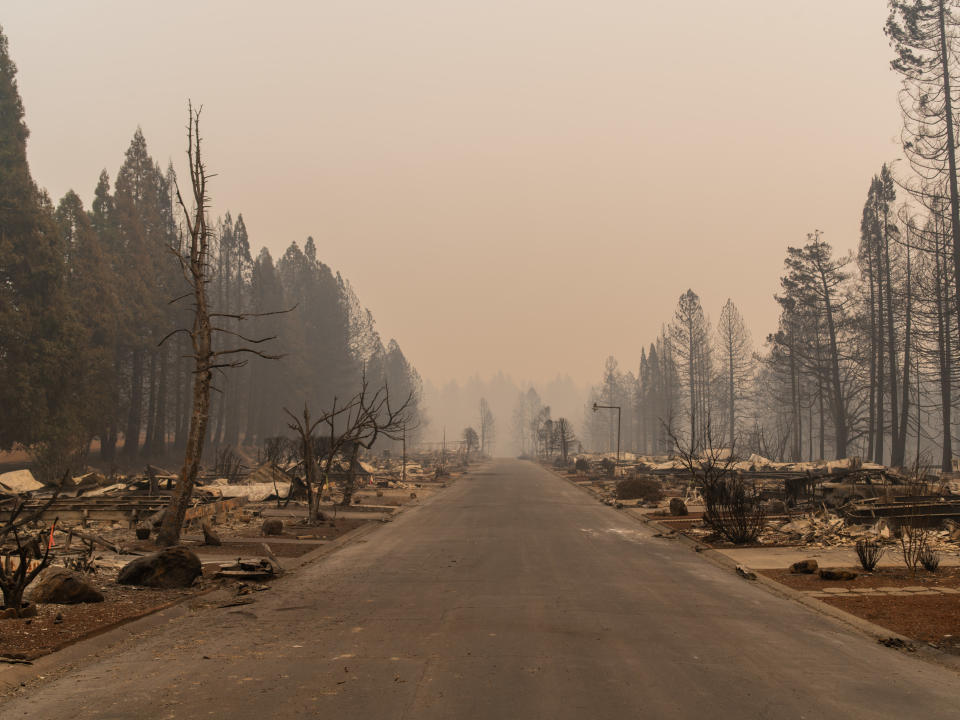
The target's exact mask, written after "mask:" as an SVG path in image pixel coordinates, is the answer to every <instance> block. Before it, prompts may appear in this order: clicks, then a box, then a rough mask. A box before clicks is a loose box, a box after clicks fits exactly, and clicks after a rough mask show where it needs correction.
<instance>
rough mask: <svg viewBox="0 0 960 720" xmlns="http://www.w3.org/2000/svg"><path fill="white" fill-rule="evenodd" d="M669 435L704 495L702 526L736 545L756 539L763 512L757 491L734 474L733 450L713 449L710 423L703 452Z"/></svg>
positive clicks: (705, 435)
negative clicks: (706, 526) (704, 524)
mask: <svg viewBox="0 0 960 720" xmlns="http://www.w3.org/2000/svg"><path fill="white" fill-rule="evenodd" d="M668 432H670V437H671V438H672V440H673V443H674V447H675V450H676V454H677V456H678V457H679V459H680V462H681V463H682V464H683V466H684V467H685V468H686V469H687V472H688V473H690V477H691V478H692V480H693V482H694V485H695V486H696V487H697V489H699V490H700V494H701V495H702V496H703V504H704V508H705V509H704V513H703V521H704V523H706V524H707V525H708V526H709V527H710V528H711V529H712V530H713V531H714V532H715V533H717V534H718V535H720V536H721V537H723V538H724V539H726V540H729V541H730V542H732V543H734V544H735V545H743V544H746V543H751V542H753V541H754V540H756V539H757V536H758V535H759V534H760V533H761V532H762V531H763V528H764V525H765V524H766V513H765V511H764V507H763V504H762V503H761V500H760V492H759V490H758V488H757V487H756V486H754V485H752V484H748V483H745V482H744V481H743V479H742V478H741V477H739V475H738V473H737V472H736V461H737V455H736V451H735V448H733V447H730V448H717V447H714V443H713V442H712V440H713V438H712V433H711V429H710V424H709V423H708V424H707V426H706V428H705V429H704V437H703V441H704V444H705V449H704V450H703V451H699V450H698V449H697V448H695V447H694V446H693V445H691V444H689V443H685V442H683V441H682V440H681V439H680V438H679V437H678V436H677V435H676V434H675V433H673V431H668Z"/></svg>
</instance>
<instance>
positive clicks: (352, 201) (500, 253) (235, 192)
mask: <svg viewBox="0 0 960 720" xmlns="http://www.w3.org/2000/svg"><path fill="white" fill-rule="evenodd" d="M261 7H262V6H260V5H259V4H257V5H254V4H252V3H206V4H204V5H203V6H193V5H191V4H188V3H184V2H171V3H166V4H164V6H163V7H162V8H160V7H159V6H150V7H142V6H139V5H131V4H127V3H121V2H91V3H83V4H82V5H81V4H74V3H66V2H50V3H43V4H38V3H26V2H13V3H10V4H9V6H8V7H7V10H6V13H5V17H4V18H3V20H2V23H3V27H4V31H5V33H6V34H7V36H8V38H9V42H10V51H11V56H12V57H13V58H14V60H15V62H16V63H17V66H18V70H19V72H18V83H19V89H20V92H21V94H22V97H23V101H24V105H25V109H26V122H27V124H28V126H29V128H30V130H31V137H30V140H29V145H28V153H29V159H30V163H31V169H32V172H33V175H34V177H35V178H36V180H37V182H38V183H39V184H40V185H41V186H43V187H45V188H47V189H48V191H49V192H50V194H51V196H52V197H53V199H54V201H56V200H57V199H58V198H59V197H61V196H62V195H63V194H64V193H65V192H66V191H67V190H68V189H71V188H73V189H75V190H76V191H77V192H78V193H79V194H80V195H81V197H83V198H84V200H85V202H87V203H89V201H90V199H91V197H92V192H93V188H94V186H95V183H96V180H97V176H98V174H99V172H100V170H101V169H102V168H103V167H104V165H105V164H106V169H107V171H108V172H109V173H110V175H111V179H113V178H114V176H115V173H116V170H117V168H118V167H119V165H120V163H121V161H122V158H123V153H124V151H125V149H126V147H127V145H128V143H129V141H130V138H131V136H132V135H133V132H134V130H135V129H136V128H137V127H138V126H140V127H142V128H143V131H144V134H145V135H146V138H147V142H148V144H149V149H150V151H151V153H152V155H153V156H154V157H155V158H156V159H157V161H158V162H160V163H161V164H162V165H165V164H166V163H167V161H168V159H169V160H172V161H173V163H174V165H175V167H176V168H177V169H178V171H179V172H181V173H182V172H183V168H184V162H183V151H184V147H185V139H184V124H185V122H186V103H187V99H188V98H191V99H192V100H193V101H194V102H195V103H202V104H203V106H204V115H203V123H204V132H205V140H206V153H207V157H208V160H209V163H210V169H211V170H212V171H213V172H216V173H217V174H218V176H217V177H216V178H215V179H214V180H213V181H212V196H213V211H214V214H216V215H220V214H223V213H225V212H227V211H228V210H229V211H231V212H232V213H233V214H234V215H236V214H237V213H238V212H241V213H243V215H244V219H245V220H246V223H247V227H248V228H249V231H250V237H251V242H252V243H253V244H254V245H255V246H256V247H260V246H261V245H265V246H266V247H268V248H269V249H270V250H271V252H272V253H273V254H274V256H277V255H279V254H280V253H281V252H282V250H283V248H284V247H286V246H287V245H288V244H289V243H290V242H291V241H297V242H298V243H301V244H302V243H303V241H304V240H305V239H306V237H307V236H308V235H312V236H313V237H314V238H315V239H316V241H317V245H318V251H319V255H320V257H321V259H323V260H324V262H326V263H327V264H329V265H330V266H331V267H333V268H334V269H335V270H339V271H341V272H342V273H343V274H344V276H345V277H347V278H349V280H350V281H351V283H352V284H353V286H354V287H355V288H356V289H357V292H358V294H359V296H360V297H361V298H362V300H363V302H364V304H365V305H367V306H368V307H369V308H370V310H371V311H372V312H373V315H374V317H375V318H376V320H377V324H378V327H379V329H380V332H381V334H382V335H383V336H384V337H385V338H389V337H394V338H396V339H397V340H398V342H399V343H400V345H401V346H402V347H403V348H404V351H405V353H406V355H407V357H408V358H410V360H411V361H412V362H413V364H414V365H415V366H416V367H417V368H418V370H419V371H420V373H421V375H422V376H423V377H424V379H425V380H429V381H430V382H431V383H432V384H433V385H434V386H436V387H442V386H443V385H444V384H445V383H447V382H449V381H450V380H453V379H455V380H457V381H458V382H460V383H464V382H465V381H467V380H468V379H469V378H471V377H473V376H474V375H476V374H479V376H481V377H484V378H488V377H491V376H492V375H494V374H495V373H496V372H497V371H499V370H502V371H503V372H504V373H506V374H508V375H510V376H511V377H512V378H514V379H515V380H516V381H517V382H520V379H521V378H529V379H531V380H532V381H533V382H548V381H550V380H551V379H552V378H554V377H555V376H557V375H563V374H569V375H570V377H571V378H572V379H573V380H574V382H575V383H576V384H577V385H579V386H583V385H586V384H590V383H595V382H597V381H598V379H599V376H600V373H601V371H602V367H603V361H604V359H605V358H606V357H607V356H608V355H611V354H612V355H614V356H616V357H617V359H618V360H619V361H620V364H621V367H623V368H624V369H631V370H633V371H634V372H636V367H637V365H638V363H639V357H640V352H641V348H642V347H644V346H645V345H646V344H648V343H649V342H650V341H651V340H652V339H653V338H654V336H655V335H656V333H657V331H658V329H659V327H660V325H661V324H662V323H664V322H667V321H669V319H670V318H671V317H672V314H673V309H674V306H675V303H676V300H677V297H678V296H679V295H680V293H681V292H683V291H684V290H686V288H688V287H691V288H693V289H694V290H695V291H696V292H698V293H699V294H700V296H701V298H702V300H703V305H704V308H705V310H706V311H707V312H708V313H709V315H710V316H711V318H712V319H713V320H714V321H715V320H716V319H717V316H718V314H719V310H720V306H721V305H722V303H723V302H724V301H725V300H726V298H727V297H728V296H730V297H732V298H733V300H734V302H735V303H737V305H738V306H739V307H740V309H741V311H742V312H743V314H744V316H745V318H746V320H747V323H748V325H749V327H750V329H751V330H752V333H753V338H754V342H755V344H756V345H759V344H760V343H761V342H762V340H763V338H764V337H765V335H766V334H767V333H768V332H770V331H772V330H773V329H774V327H775V324H776V318H777V313H778V309H777V307H776V304H775V303H774V301H773V299H772V295H773V293H774V292H776V290H777V281H778V277H779V275H780V272H781V268H782V262H783V257H784V255H785V252H786V247H787V245H788V244H794V245H797V244H801V243H802V242H804V240H805V236H806V233H807V232H810V231H812V230H813V229H814V228H819V229H820V230H822V231H824V233H825V235H824V238H825V239H826V240H827V241H829V242H831V243H833V244H834V246H835V247H836V249H837V250H838V251H839V252H841V253H843V252H846V251H848V250H850V249H851V248H853V247H855V245H856V243H857V241H858V237H859V223H860V209H861V207H862V205H863V201H864V198H865V195H866V192H867V188H868V185H869V182H870V178H871V176H872V175H873V174H874V173H876V172H877V171H878V170H879V168H880V166H881V164H882V163H884V162H887V161H891V160H893V159H894V158H896V157H897V156H898V155H899V153H900V150H899V144H898V142H899V140H898V133H899V128H900V117H899V112H898V107H897V100H896V93H897V89H898V79H897V77H896V76H895V75H894V74H893V73H892V72H891V71H890V70H889V67H888V62H889V60H890V58H891V56H892V51H891V50H890V49H889V47H888V46H887V41H886V38H885V37H884V35H883V32H882V25H883V20H884V18H885V16H886V3H881V2H877V3H873V4H869V3H835V2H812V3H806V4H804V5H803V6H802V7H799V6H793V5H789V4H785V3H769V2H761V1H760V0H753V1H749V2H747V1H744V2H736V3H727V4H724V5H722V6H718V5H716V4H715V3H706V2H699V1H698V2H693V3H687V4H684V5H683V6H676V7H674V6H664V5H658V6H656V7H643V6H640V5H638V4H636V3H628V2H609V3H605V4H603V5H602V6H597V5H591V6H589V7H587V6H580V5H578V4H577V3H572V2H561V3H557V2H553V3H549V4H548V3H545V2H538V1H535V0H520V1H519V2H515V3H511V4H509V6H507V5H502V6H500V5H496V4H489V3H457V4H455V7H454V5H452V4H448V3H442V2H438V1H436V0H417V1H416V2H414V3H413V4H410V3H408V4H405V5H403V6H402V7H401V6H397V5H396V4H392V3H387V2H367V3H357V2H349V3H348V2H327V3H323V5H322V7H319V6H315V5H313V4H310V3H274V4H272V5H270V7H269V9H267V10H263V9H261ZM187 18H189V19H190V20H189V22H186V21H185V20H186V19H187ZM681 25H683V28H684V33H682V34H679V35H678V33H677V29H678V28H679V27H680V26H681ZM183 48H190V49H191V53H193V55H192V56H191V55H189V54H187V53H186V52H184V51H183ZM54 58H55V59H54ZM107 86H110V87H118V88H122V89H123V91H122V92H120V93H110V94H109V95H107V94H106V93H105V92H104V91H103V88H105V87H107ZM694 197H695V198H697V200H696V203H697V204H696V205H692V204H691V203H692V202H693V200H692V198H694ZM678 251H679V252H678ZM678 258H679V259H678Z"/></svg>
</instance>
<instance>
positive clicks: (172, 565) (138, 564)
mask: <svg viewBox="0 0 960 720" xmlns="http://www.w3.org/2000/svg"><path fill="white" fill-rule="evenodd" d="M202 573H203V568H202V567H201V566H200V558H198V557H197V556H196V555H195V554H193V553H192V552H191V551H190V550H188V549H187V548H185V547H183V546H182V545H177V546H176V547H169V548H165V549H163V550H161V551H160V552H157V553H153V554H152V555H146V556H145V557H141V558H137V559H136V560H134V561H132V562H130V563H127V565H125V566H124V567H123V568H122V569H121V570H120V574H119V575H117V582H118V583H120V584H121V585H143V586H146V587H159V588H185V587H190V586H191V585H192V584H193V581H194V580H195V579H196V578H197V577H199V576H200V575H201V574H202Z"/></svg>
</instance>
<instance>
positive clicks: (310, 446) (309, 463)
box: [284, 397, 356, 525]
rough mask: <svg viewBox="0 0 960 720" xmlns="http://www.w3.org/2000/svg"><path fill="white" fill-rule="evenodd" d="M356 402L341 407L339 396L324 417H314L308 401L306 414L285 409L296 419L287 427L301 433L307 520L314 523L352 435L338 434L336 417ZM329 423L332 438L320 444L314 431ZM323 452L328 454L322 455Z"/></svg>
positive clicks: (301, 456) (300, 441)
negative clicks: (335, 464) (335, 462)
mask: <svg viewBox="0 0 960 720" xmlns="http://www.w3.org/2000/svg"><path fill="white" fill-rule="evenodd" d="M355 405H356V398H354V400H352V401H351V402H349V403H347V404H346V405H343V406H342V407H339V408H338V407H337V398H336V397H335V398H334V399H333V408H332V409H331V410H329V411H327V412H323V413H321V415H320V417H318V418H316V419H311V417H310V409H309V408H308V407H307V405H306V403H304V405H303V417H302V418H300V417H297V416H296V415H294V414H293V413H292V412H290V411H289V410H287V409H286V408H284V412H285V413H286V414H287V415H288V416H290V418H291V420H292V422H290V423H288V424H287V426H288V427H289V428H290V429H291V430H293V431H294V432H295V433H296V434H297V440H298V448H299V452H298V454H299V455H300V460H301V462H302V464H303V483H304V486H305V489H306V494H307V521H308V522H309V523H310V524H311V525H312V524H315V523H316V522H317V521H318V520H319V519H320V500H321V497H322V495H323V489H324V487H325V486H326V483H327V479H328V478H329V475H330V466H331V464H332V463H333V459H334V457H335V456H336V454H337V453H339V452H340V451H341V450H342V449H343V447H344V445H345V444H346V443H347V442H348V440H349V435H348V434H346V433H343V434H341V435H339V436H337V435H336V431H335V428H336V419H337V418H338V417H339V416H341V415H343V414H344V413H348V412H350V411H351V409H352V408H354V407H355ZM323 424H326V425H327V426H328V427H329V428H330V437H329V438H325V440H327V442H325V443H324V444H323V446H322V450H321V446H320V444H319V443H318V439H319V438H318V437H317V436H316V435H315V434H314V433H315V431H316V430H317V428H318V427H320V426H321V425H323ZM320 452H323V453H324V455H323V457H322V458H321V456H320ZM321 459H322V460H323V474H322V476H321V477H320V478H319V480H318V477H317V472H318V470H319V469H320V462H321Z"/></svg>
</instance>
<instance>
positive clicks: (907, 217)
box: [585, 0, 960, 471]
mask: <svg viewBox="0 0 960 720" xmlns="http://www.w3.org/2000/svg"><path fill="white" fill-rule="evenodd" d="M889 10H890V12H889V16H888V19H887V22H886V26H885V28H884V29H885V33H886V35H887V37H888V38H889V40H890V44H891V47H892V48H893V51H894V59H893V61H892V63H891V65H892V68H893V69H894V71H896V72H897V73H899V74H900V76H901V78H902V90H901V93H900V96H899V100H900V105H901V110H902V115H903V131H902V146H903V151H904V156H905V158H906V160H907V165H906V166H905V167H904V168H903V171H902V172H900V173H898V174H895V173H894V172H893V169H892V168H891V166H890V165H889V164H884V165H883V166H882V167H880V168H879V170H878V172H877V173H876V174H875V175H874V176H873V177H872V178H871V179H870V180H869V182H867V183H865V187H866V193H865V201H864V205H863V209H862V215H861V223H860V238H859V244H858V246H857V248H856V252H852V253H849V254H845V255H844V254H839V253H837V252H836V251H835V250H834V248H833V247H832V246H831V245H830V243H829V242H827V241H826V240H825V239H824V234H823V233H821V232H820V231H819V230H813V231H812V232H811V233H809V234H808V236H807V238H806V242H804V243H801V244H798V245H797V246H791V247H788V248H787V251H786V256H785V259H784V269H783V273H782V275H781V278H780V291H779V292H778V293H777V294H776V296H775V298H776V302H777V303H778V305H779V308H780V318H779V322H778V326H777V328H776V330H775V331H774V332H772V333H770V334H769V335H768V336H767V337H766V342H765V344H764V345H763V347H762V348H759V349H757V350H756V351H754V350H753V348H752V346H751V342H750V335H749V332H748V331H747V330H746V328H745V326H744V323H743V320H742V317H741V316H740V313H739V312H738V311H737V308H736V306H735V305H734V303H733V302H732V301H727V303H726V305H724V307H723V308H722V309H721V312H720V317H719V322H718V323H717V324H716V326H713V325H712V324H711V323H710V322H709V320H708V318H707V316H706V314H705V313H704V310H703V308H702V306H701V303H700V299H699V297H698V296H697V294H696V293H694V292H693V291H692V290H687V291H686V292H685V293H683V294H682V295H681V296H680V299H679V301H678V304H677V309H676V312H675V314H674V317H673V319H672V320H671V322H669V323H668V324H667V325H665V326H664V328H663V330H662V331H661V332H660V333H659V335H658V336H657V338H656V339H655V340H654V342H652V343H650V345H649V347H648V348H647V349H645V350H644V351H643V353H642V356H641V358H640V366H639V371H638V373H637V374H636V375H634V374H633V373H632V372H631V371H627V372H623V371H621V370H620V369H619V366H618V364H617V362H616V360H615V359H614V358H609V359H608V360H607V363H606V366H605V370H604V375H603V378H602V380H601V382H600V383H599V384H598V385H597V386H596V387H595V388H594V389H593V396H592V397H591V401H593V400H594V399H597V400H601V401H603V402H604V403H606V404H615V405H619V404H622V405H623V406H624V410H625V411H626V412H625V414H624V417H625V423H624V429H623V432H624V437H626V438H627V439H628V441H629V444H630V446H631V447H633V448H636V449H637V450H640V451H642V452H657V453H662V452H669V451H670V450H671V449H672V447H671V446H672V445H673V440H672V439H671V436H672V437H673V438H680V439H681V442H682V443H683V444H685V445H686V446H687V447H689V448H694V449H703V448H705V447H707V446H711V445H712V446H716V445H718V444H725V445H729V444H736V445H738V446H739V449H740V450H741V451H742V452H744V453H748V452H756V453H759V454H761V455H764V456H768V457H771V458H774V459H777V460H791V461H799V460H808V459H821V458H823V459H826V458H830V457H846V456H851V455H856V456H860V457H861V458H863V459H864V460H868V461H873V462H877V463H884V464H890V465H894V466H899V467H903V466H909V465H914V464H930V465H938V466H940V467H941V468H942V469H943V470H946V471H949V470H951V469H952V462H953V454H954V450H953V448H954V446H955V443H956V439H955V433H956V418H955V413H954V412H953V409H954V407H955V406H956V403H957V368H956V363H955V362H954V361H953V358H954V357H956V356H957V351H958V349H960V283H958V282H957V278H958V277H960V186H958V178H957V157H956V154H957V142H958V140H957V139H958V129H960V128H958V122H960V119H958V118H957V113H956V105H957V100H958V98H957V88H958V87H960V73H958V70H960V33H958V30H960V3H957V2H955V1H953V0H907V1H903V2H901V1H892V2H890V3H889ZM628 409H629V410H628ZM585 426H586V427H587V429H588V436H589V437H590V439H591V441H592V443H593V445H594V446H595V447H598V448H601V449H606V450H609V449H611V447H612V441H611V428H610V424H609V419H608V418H606V419H605V418H597V417H593V416H591V414H590V413H588V414H587V417H586V423H585Z"/></svg>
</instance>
